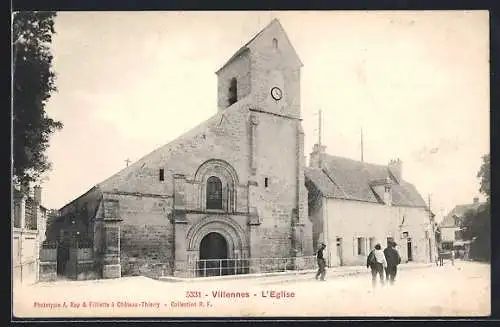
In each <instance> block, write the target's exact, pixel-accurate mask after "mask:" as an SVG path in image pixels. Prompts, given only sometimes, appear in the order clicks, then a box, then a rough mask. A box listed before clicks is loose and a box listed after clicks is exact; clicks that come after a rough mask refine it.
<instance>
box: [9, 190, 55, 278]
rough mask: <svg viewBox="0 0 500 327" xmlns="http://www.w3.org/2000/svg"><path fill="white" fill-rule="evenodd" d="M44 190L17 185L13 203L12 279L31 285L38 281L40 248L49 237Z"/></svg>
mask: <svg viewBox="0 0 500 327" xmlns="http://www.w3.org/2000/svg"><path fill="white" fill-rule="evenodd" d="M41 199H42V189H41V188H40V187H38V186H35V187H34V188H33V189H30V188H27V187H23V188H22V189H21V188H19V189H18V188H14V191H13V203H12V204H13V206H12V217H13V219H12V220H11V221H12V268H13V270H12V281H13V283H14V284H18V283H23V284H30V283H34V282H36V281H37V280H38V267H39V265H38V264H39V255H40V247H41V245H42V243H43V241H44V240H45V229H46V212H47V209H46V208H45V207H43V206H42V205H41Z"/></svg>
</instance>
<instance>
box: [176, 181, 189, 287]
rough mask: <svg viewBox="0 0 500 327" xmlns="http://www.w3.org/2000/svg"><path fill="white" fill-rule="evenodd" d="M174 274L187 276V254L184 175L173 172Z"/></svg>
mask: <svg viewBox="0 0 500 327" xmlns="http://www.w3.org/2000/svg"><path fill="white" fill-rule="evenodd" d="M173 177H174V179H173V180H174V209H173V223H174V240H175V241H174V276H176V277H187V276H189V271H188V255H187V244H186V243H187V242H188V240H187V239H186V234H187V228H188V221H187V217H186V203H185V193H184V192H185V188H186V177H185V176H184V175H183V174H174V176H173Z"/></svg>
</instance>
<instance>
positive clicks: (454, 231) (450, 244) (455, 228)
mask: <svg viewBox="0 0 500 327" xmlns="http://www.w3.org/2000/svg"><path fill="white" fill-rule="evenodd" d="M482 205H484V203H482V202H479V198H477V197H475V198H474V199H473V201H472V203H468V204H460V205H457V206H455V207H454V208H453V209H452V210H451V211H450V212H449V213H448V214H447V215H446V216H445V217H444V218H443V220H442V221H441V223H439V225H438V226H439V233H440V239H441V244H440V246H441V248H442V249H443V250H452V249H453V248H454V247H455V246H459V247H463V246H464V245H469V243H470V242H464V241H463V239H462V230H461V223H462V219H463V217H464V216H465V214H466V213H467V212H468V211H470V210H472V211H476V210H478V209H479V207H481V206H482Z"/></svg>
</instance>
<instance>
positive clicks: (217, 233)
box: [48, 20, 313, 277]
mask: <svg viewBox="0 0 500 327" xmlns="http://www.w3.org/2000/svg"><path fill="white" fill-rule="evenodd" d="M301 67H302V63H301V61H300V59H299V57H298V56H297V53H296V52H295V50H294V48H293V46H292V45H291V43H290V41H289V39H288V37H287V35H286V33H285V32H284V30H283V28H282V26H281V24H280V23H279V22H278V21H277V20H273V21H272V22H271V23H270V24H269V25H268V26H267V27H266V28H264V29H263V30H262V31H261V32H260V33H258V34H257V35H256V36H255V37H254V38H252V39H251V40H250V41H249V42H248V43H247V44H245V45H244V46H243V47H242V48H241V49H240V50H238V51H237V52H236V53H235V54H234V56H232V57H231V58H230V59H229V61H228V62H227V63H226V64H225V65H224V66H223V67H222V68H220V69H219V70H218V71H217V73H216V74H217V78H218V103H217V105H218V108H217V113H216V114H215V115H214V116H213V117H212V118H210V119H209V120H208V121H205V122H203V123H201V124H200V125H199V126H197V127H195V128H193V129H192V130H190V131H188V132H187V133H186V134H184V135H182V136H180V137H179V138H178V139H176V140H174V141H173V142H171V143H169V144H167V145H165V146H163V147H161V148H159V149H157V150H155V151H154V152H152V153H150V154H148V155H146V156H145V157H143V158H142V159H140V160H138V161H137V162H135V163H133V164H131V165H130V166H128V167H127V168H125V169H123V170H122V171H120V172H118V173H117V174H115V175H114V176H112V177H110V178H109V179H107V180H105V181H103V182H102V183H99V184H98V185H96V186H95V187H94V188H92V189H91V190H89V191H88V192H87V193H86V194H84V195H82V196H81V197H79V198H78V199H76V200H74V201H73V202H71V203H69V204H68V205H66V206H64V207H63V208H61V210H60V211H59V214H60V216H59V218H58V219H57V221H55V222H54V223H52V224H51V230H50V231H49V232H48V234H49V235H50V237H51V238H52V239H54V240H58V241H59V243H60V244H62V243H64V242H63V240H65V239H66V240H67V239H68V238H75V237H76V238H82V239H83V238H84V239H85V240H86V241H88V240H90V241H91V242H92V247H93V251H94V253H95V259H96V262H98V264H97V267H98V268H97V269H98V270H101V271H102V276H103V277H118V276H123V275H139V274H140V275H148V276H158V275H161V274H164V275H176V276H192V275H193V271H196V270H198V268H199V266H200V263H202V262H203V260H224V262H228V263H227V264H228V265H231V259H235V260H233V261H234V262H236V261H237V262H239V263H241V262H245V261H241V260H239V259H249V261H248V262H246V264H247V265H248V266H247V267H246V269H249V270H251V271H253V269H252V268H253V267H252V260H253V259H256V258H292V259H294V260H292V261H291V262H292V264H293V265H294V266H300V265H301V264H302V263H303V258H304V257H306V256H310V255H312V254H313V245H312V227H311V222H310V221H309V219H308V217H307V190H306V188H305V183H304V166H305V163H304V160H305V158H304V149H303V147H304V134H303V130H302V126H301V110H300V69H301ZM67 243H71V242H67ZM204 264H205V265H206V263H204ZM222 264H224V263H222ZM233 265H234V264H233ZM216 268H217V269H219V268H221V266H220V264H219V265H218V266H217V267H216ZM223 268H224V269H226V268H231V270H232V269H233V268H234V269H236V268H235V267H233V266H231V267H226V266H224V267H223ZM61 269H62V268H61Z"/></svg>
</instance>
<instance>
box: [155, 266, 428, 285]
mask: <svg viewBox="0 0 500 327" xmlns="http://www.w3.org/2000/svg"><path fill="white" fill-rule="evenodd" d="M432 266H435V265H434V264H433V263H414V262H412V263H406V264H401V265H399V266H398V269H399V270H408V269H417V268H428V267H432ZM315 273H316V269H306V270H298V271H286V272H274V273H258V274H242V275H226V276H213V277H197V278H180V277H171V276H163V277H159V278H158V280H160V281H165V282H187V283H202V282H211V281H218V280H244V279H264V282H265V283H281V282H283V283H285V282H292V281H297V280H307V279H314V276H315ZM363 273H367V274H368V273H370V270H369V269H368V268H366V266H342V267H331V268H327V277H330V278H332V277H346V276H352V275H358V274H363Z"/></svg>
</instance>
